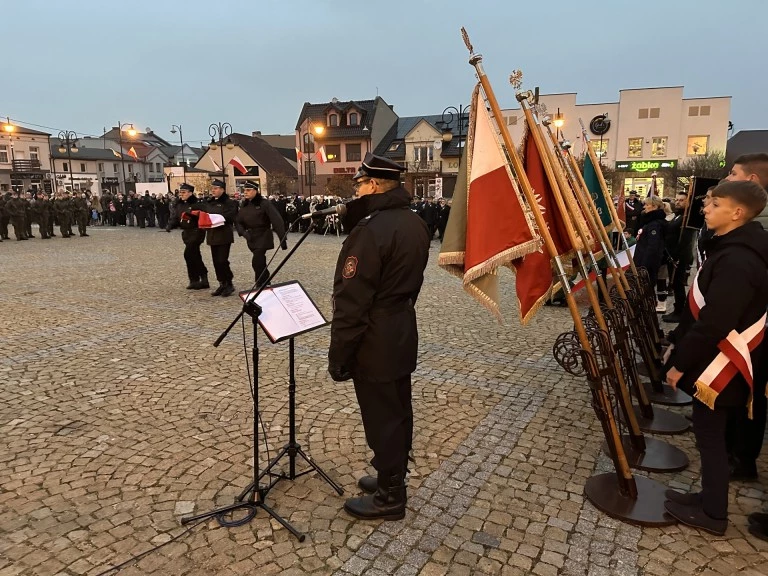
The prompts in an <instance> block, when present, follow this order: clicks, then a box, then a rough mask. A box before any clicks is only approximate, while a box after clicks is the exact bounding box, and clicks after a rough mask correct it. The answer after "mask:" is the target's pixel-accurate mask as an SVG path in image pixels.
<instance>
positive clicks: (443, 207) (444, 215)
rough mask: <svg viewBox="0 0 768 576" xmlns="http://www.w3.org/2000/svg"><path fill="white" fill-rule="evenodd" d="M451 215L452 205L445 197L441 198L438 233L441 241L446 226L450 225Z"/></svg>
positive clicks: (438, 213)
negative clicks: (449, 218)
mask: <svg viewBox="0 0 768 576" xmlns="http://www.w3.org/2000/svg"><path fill="white" fill-rule="evenodd" d="M450 215H451V206H450V205H449V204H448V203H447V202H446V201H445V198H440V202H439V204H438V212H437V234H438V238H440V242H442V241H443V236H444V235H445V227H446V226H448V217H449V216H450Z"/></svg>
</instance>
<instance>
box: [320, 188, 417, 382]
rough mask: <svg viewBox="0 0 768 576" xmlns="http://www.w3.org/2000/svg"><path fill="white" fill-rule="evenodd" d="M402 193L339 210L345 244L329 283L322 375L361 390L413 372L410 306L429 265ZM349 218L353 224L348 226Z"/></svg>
mask: <svg viewBox="0 0 768 576" xmlns="http://www.w3.org/2000/svg"><path fill="white" fill-rule="evenodd" d="M409 203H410V195H409V194H408V191H407V190H405V189H404V188H400V187H399V188H395V189H394V190H390V191H388V192H384V193H383V194H374V195H369V196H364V197H362V198H360V199H358V200H353V201H352V202H349V203H348V204H347V209H348V212H347V217H346V219H345V222H344V225H345V228H348V229H349V228H351V232H350V234H349V237H347V239H346V240H345V241H344V245H343V246H342V248H341V252H340V253H339V259H338V262H337V264H336V273H335V276H334V280H333V303H334V304H333V321H332V323H331V345H330V348H329V350H328V363H329V368H330V367H334V366H335V367H343V368H344V369H346V370H348V371H349V372H350V373H351V374H352V377H353V378H355V379H360V380H362V381H367V382H391V381H393V380H395V379H398V378H402V377H404V376H407V375H408V374H411V373H412V372H413V371H414V370H415V369H416V355H417V351H418V344H419V337H418V332H417V328H416V312H415V310H414V305H415V303H416V298H417V297H418V295H419V291H420V290H421V284H422V282H423V281H424V268H425V267H426V265H427V260H428V258H429V232H428V231H427V226H426V224H425V223H424V221H423V220H422V219H421V218H420V217H419V216H417V215H416V214H414V213H413V212H412V211H411V210H410V208H409ZM349 218H352V219H357V218H361V219H360V220H359V221H358V222H357V224H356V225H354V226H353V224H354V222H350V220H349Z"/></svg>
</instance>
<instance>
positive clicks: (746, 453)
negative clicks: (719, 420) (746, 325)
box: [725, 342, 768, 467]
mask: <svg viewBox="0 0 768 576" xmlns="http://www.w3.org/2000/svg"><path fill="white" fill-rule="evenodd" d="M754 370H755V377H754V386H753V390H752V419H751V420H750V419H749V415H748V412H747V409H746V408H744V409H738V410H733V411H732V412H731V413H730V414H729V415H728V425H727V427H726V437H725V439H726V444H727V447H728V454H730V455H731V456H735V457H736V459H737V460H738V461H739V462H740V463H742V464H744V465H745V466H747V467H752V466H754V465H755V462H756V461H757V457H758V456H759V455H760V451H761V450H762V448H763V438H764V436H765V421H766V415H767V414H766V410H768V398H766V397H765V387H766V381H768V345H766V343H765V342H763V344H762V350H761V351H760V353H759V356H758V358H757V362H756V363H755V365H754Z"/></svg>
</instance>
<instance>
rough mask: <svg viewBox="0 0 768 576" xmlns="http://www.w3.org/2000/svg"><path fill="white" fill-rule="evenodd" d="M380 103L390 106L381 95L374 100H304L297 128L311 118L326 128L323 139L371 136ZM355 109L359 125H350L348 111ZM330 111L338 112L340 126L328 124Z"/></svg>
mask: <svg viewBox="0 0 768 576" xmlns="http://www.w3.org/2000/svg"><path fill="white" fill-rule="evenodd" d="M380 105H383V106H389V104H387V103H386V102H385V101H384V99H383V98H382V97H381V96H377V97H376V98H374V99H373V100H347V101H341V100H337V99H336V98H334V99H333V100H331V101H330V102H323V103H321V104H310V103H309V102H304V106H303V107H302V109H301V113H300V114H299V119H298V121H297V122H296V130H299V129H300V128H301V125H302V124H303V123H304V122H305V121H306V120H307V119H308V118H309V119H310V121H312V122H313V123H317V124H320V125H322V126H323V127H324V128H325V130H324V132H323V140H334V139H348V138H370V134H371V126H372V125H373V121H374V118H375V115H376V109H377V107H378V106H380ZM353 111H354V112H358V113H359V114H360V118H359V119H358V123H357V125H354V126H349V125H347V113H348V112H353ZM330 112H337V113H338V115H339V125H338V126H328V122H327V119H328V114H329V113H330Z"/></svg>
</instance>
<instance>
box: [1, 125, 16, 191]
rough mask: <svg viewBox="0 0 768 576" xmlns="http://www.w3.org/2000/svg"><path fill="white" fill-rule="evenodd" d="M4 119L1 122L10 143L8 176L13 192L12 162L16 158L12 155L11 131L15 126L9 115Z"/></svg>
mask: <svg viewBox="0 0 768 576" xmlns="http://www.w3.org/2000/svg"><path fill="white" fill-rule="evenodd" d="M5 119H6V122H5V124H3V132H5V133H6V134H8V142H10V144H11V178H10V181H11V192H13V163H14V161H15V160H16V159H15V158H14V157H13V132H14V130H16V127H15V126H14V125H13V124H11V117H10V116H6V117H5Z"/></svg>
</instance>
